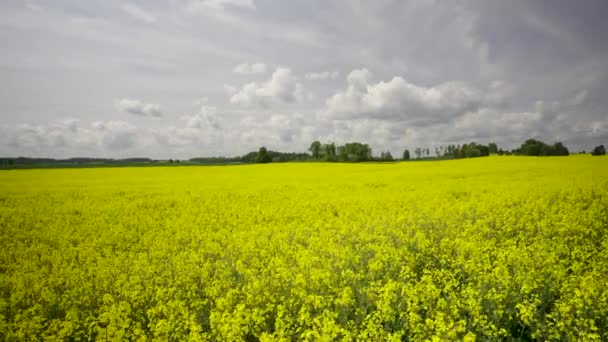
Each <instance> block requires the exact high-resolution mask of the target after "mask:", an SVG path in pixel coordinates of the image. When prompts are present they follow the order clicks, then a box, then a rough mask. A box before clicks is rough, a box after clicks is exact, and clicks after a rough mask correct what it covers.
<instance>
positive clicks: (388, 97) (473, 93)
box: [322, 69, 483, 125]
mask: <svg viewBox="0 0 608 342" xmlns="http://www.w3.org/2000/svg"><path fill="white" fill-rule="evenodd" d="M370 80H371V73H370V72H369V71H368V70H367V69H359V70H353V71H352V72H351V73H350V74H349V75H348V77H347V83H348V86H347V88H346V89H345V90H343V91H341V92H338V93H336V94H335V95H333V96H332V97H330V98H329V99H327V101H326V109H325V111H324V112H323V113H322V114H323V116H325V117H327V118H331V119H342V120H345V119H353V118H371V119H386V120H393V121H405V122H409V123H411V124H414V125H425V124H431V123H435V122H439V121H441V120H444V119H450V118H453V117H455V116H457V115H459V114H462V113H464V112H466V111H470V110H474V109H476V108H477V107H478V106H479V105H480V104H481V102H482V101H483V96H482V94H481V92H480V91H479V90H478V89H476V88H473V87H471V86H469V85H467V84H465V83H462V82H445V83H441V84H439V85H437V86H434V87H424V86H418V85H416V84H413V83H410V82H407V81H406V80H404V79H403V78H401V77H393V78H392V79H391V80H390V81H388V82H383V81H381V82H378V83H370Z"/></svg>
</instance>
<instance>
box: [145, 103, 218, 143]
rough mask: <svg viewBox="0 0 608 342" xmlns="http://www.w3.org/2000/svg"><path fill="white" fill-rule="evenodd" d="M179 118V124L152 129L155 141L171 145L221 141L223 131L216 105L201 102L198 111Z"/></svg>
mask: <svg viewBox="0 0 608 342" xmlns="http://www.w3.org/2000/svg"><path fill="white" fill-rule="evenodd" d="M180 119H181V121H182V122H183V124H182V125H180V126H177V127H176V126H169V127H168V128H166V129H161V130H154V131H152V134H153V136H154V138H155V140H156V141H157V143H159V144H161V145H163V146H172V147H188V146H190V147H192V146H198V145H201V144H207V145H210V144H220V143H221V139H222V137H223V133H224V132H223V130H222V124H221V120H220V118H219V116H218V114H217V108H216V107H213V106H208V105H205V104H203V105H201V108H200V110H199V112H198V113H195V114H192V115H184V116H182V117H181V118H180Z"/></svg>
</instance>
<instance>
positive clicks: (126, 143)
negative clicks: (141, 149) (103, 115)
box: [92, 121, 137, 150]
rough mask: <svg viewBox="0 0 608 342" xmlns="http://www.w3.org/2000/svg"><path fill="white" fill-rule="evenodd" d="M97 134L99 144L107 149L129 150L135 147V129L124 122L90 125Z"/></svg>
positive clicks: (99, 122)
mask: <svg viewBox="0 0 608 342" xmlns="http://www.w3.org/2000/svg"><path fill="white" fill-rule="evenodd" d="M92 127H93V129H94V130H96V131H97V132H98V133H99V134H100V137H99V144H100V145H101V146H103V147H107V148H109V149H117V150H118V149H129V148H132V147H134V146H135V144H136V137H137V129H136V128H135V126H133V125H131V124H130V123H128V122H125V121H107V122H102V121H97V122H94V123H93V124H92Z"/></svg>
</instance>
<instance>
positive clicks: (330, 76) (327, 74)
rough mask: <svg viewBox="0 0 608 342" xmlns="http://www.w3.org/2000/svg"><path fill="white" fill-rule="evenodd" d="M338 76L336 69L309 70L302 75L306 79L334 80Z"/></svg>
mask: <svg viewBox="0 0 608 342" xmlns="http://www.w3.org/2000/svg"><path fill="white" fill-rule="evenodd" d="M339 76H340V73H339V72H337V71H321V72H309V73H307V74H306V75H304V77H305V78H306V79H308V80H315V81H316V80H335V79H337V78H338V77H339Z"/></svg>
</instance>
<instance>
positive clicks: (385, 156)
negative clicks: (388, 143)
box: [380, 151, 394, 161]
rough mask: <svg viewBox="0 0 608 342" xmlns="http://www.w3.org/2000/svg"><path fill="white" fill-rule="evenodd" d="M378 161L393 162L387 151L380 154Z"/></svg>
mask: <svg viewBox="0 0 608 342" xmlns="http://www.w3.org/2000/svg"><path fill="white" fill-rule="evenodd" d="M380 161H394V159H393V156H392V155H391V152H389V151H386V152H381V153H380Z"/></svg>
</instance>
